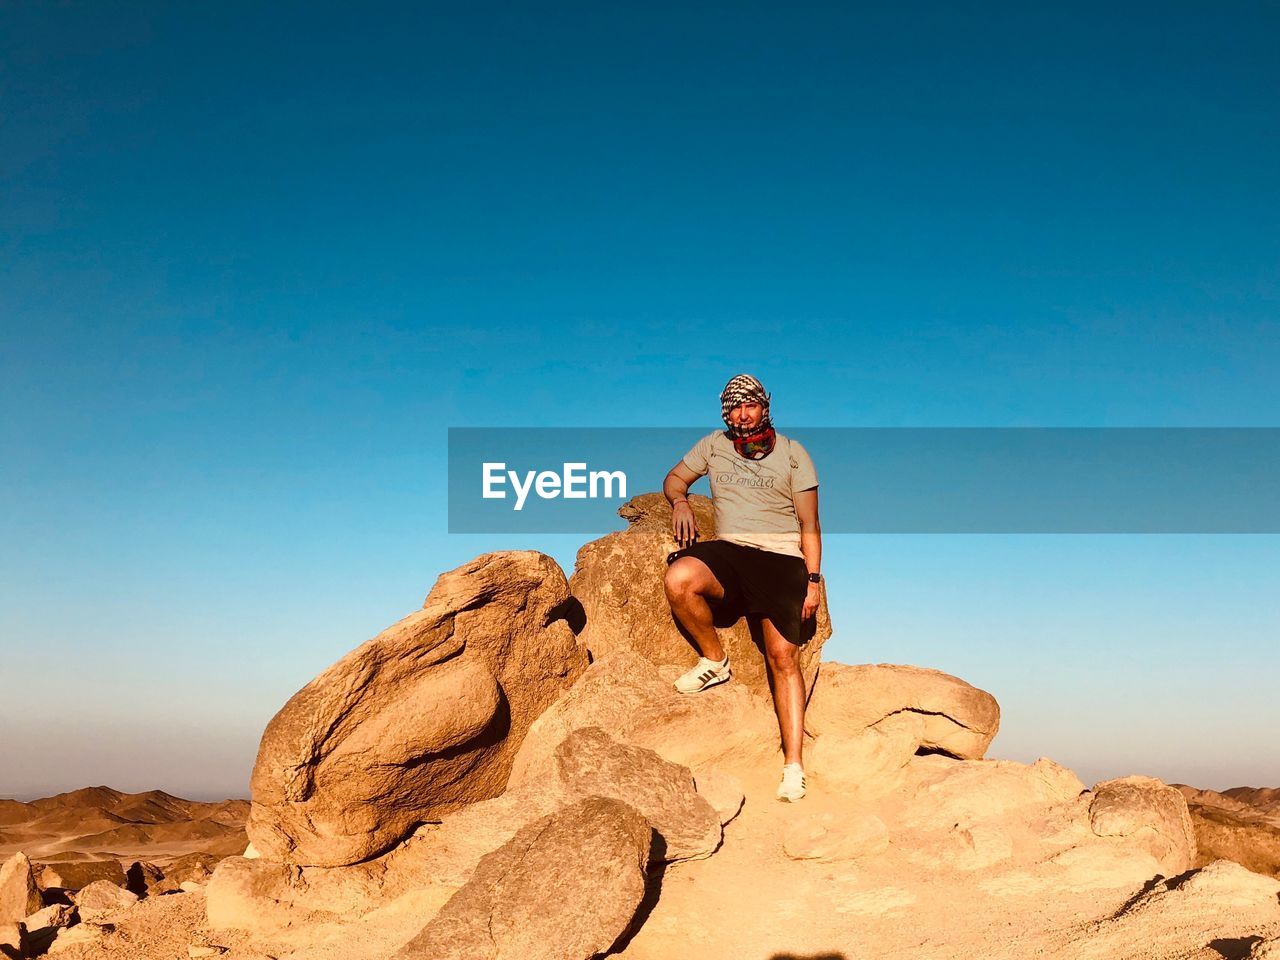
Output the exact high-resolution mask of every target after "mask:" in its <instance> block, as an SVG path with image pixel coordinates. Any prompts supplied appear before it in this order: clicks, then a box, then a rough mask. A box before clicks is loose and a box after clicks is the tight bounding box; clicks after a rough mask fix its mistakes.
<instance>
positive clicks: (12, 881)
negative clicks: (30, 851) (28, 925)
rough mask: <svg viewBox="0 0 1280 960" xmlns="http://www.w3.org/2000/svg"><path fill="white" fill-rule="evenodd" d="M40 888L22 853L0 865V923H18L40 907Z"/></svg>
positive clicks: (29, 864) (28, 861)
mask: <svg viewBox="0 0 1280 960" xmlns="http://www.w3.org/2000/svg"><path fill="white" fill-rule="evenodd" d="M40 906H41V900H40V889H39V887H37V886H36V879H35V876H34V875H33V874H32V871H31V861H30V860H28V859H27V856H26V854H24V853H15V854H14V855H13V856H12V857H10V858H9V859H8V860H6V861H5V862H4V865H3V866H0V923H19V922H21V921H22V920H25V919H26V918H27V917H28V916H29V915H30V914H33V913H35V912H36V911H37V910H39V909H40Z"/></svg>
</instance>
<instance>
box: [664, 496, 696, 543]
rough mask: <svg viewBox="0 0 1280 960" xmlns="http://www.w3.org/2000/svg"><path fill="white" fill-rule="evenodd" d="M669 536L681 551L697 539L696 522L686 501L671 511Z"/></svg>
mask: <svg viewBox="0 0 1280 960" xmlns="http://www.w3.org/2000/svg"><path fill="white" fill-rule="evenodd" d="M671 535H672V536H673V537H675V538H676V543H678V544H679V545H680V549H682V550H683V549H684V548H685V547H687V546H688V545H689V544H691V543H693V541H695V540H697V539H698V521H697V520H695V519H694V517H693V507H691V506H689V501H688V500H681V501H680V502H679V503H677V504H676V505H675V506H674V507H673V508H672V510H671Z"/></svg>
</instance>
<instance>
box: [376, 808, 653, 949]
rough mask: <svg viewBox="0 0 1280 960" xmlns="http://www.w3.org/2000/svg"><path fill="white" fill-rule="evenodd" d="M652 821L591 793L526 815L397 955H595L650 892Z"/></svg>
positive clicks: (624, 927)
mask: <svg viewBox="0 0 1280 960" xmlns="http://www.w3.org/2000/svg"><path fill="white" fill-rule="evenodd" d="M650 833H651V831H650V828H649V823H648V821H647V820H645V818H644V817H643V816H642V815H641V814H640V813H638V812H637V811H636V810H635V809H633V808H631V807H629V806H627V805H626V804H624V803H622V802H620V801H618V800H610V799H606V798H603V797H588V798H587V799H585V800H581V801H579V802H578V803H576V804H574V805H573V806H571V807H567V808H565V809H562V810H559V811H557V812H555V813H552V814H549V815H547V816H546V817H543V818H541V819H539V820H536V821H534V822H533V823H530V824H528V825H527V826H525V827H524V828H523V829H522V830H520V832H519V833H517V834H516V835H515V836H514V837H512V838H511V840H510V841H509V842H507V843H506V844H504V845H503V846H502V847H500V848H499V849H498V850H495V851H494V852H493V853H490V854H489V855H487V856H486V857H485V858H484V859H483V860H481V861H480V865H479V866H478V867H477V868H476V872H475V875H474V876H473V877H472V878H471V879H470V880H469V881H468V882H467V884H466V885H465V886H464V887H463V888H462V889H461V890H459V891H458V892H457V893H456V894H454V896H453V897H452V898H451V899H450V900H449V902H448V903H446V904H445V905H444V907H443V908H442V909H441V910H440V912H439V913H437V914H436V916H435V918H434V919H433V920H432V921H431V922H430V923H428V924H427V925H426V927H424V928H423V930H422V931H421V932H420V933H419V934H418V935H417V936H416V937H414V938H413V939H412V940H410V941H409V942H408V943H407V944H406V945H405V946H404V947H403V948H402V949H401V950H400V951H399V952H398V953H396V954H395V958H396V960H497V958H500V957H520V958H522V960H588V958H591V957H595V956H597V955H599V954H602V953H605V952H606V951H608V950H609V948H610V947H612V946H613V944H614V943H615V942H617V940H618V938H619V937H620V936H621V935H622V934H623V933H624V932H625V931H626V930H627V927H628V926H629V925H630V923H631V921H632V918H633V917H634V916H635V912H636V908H637V907H638V906H639V905H640V901H641V899H642V898H643V896H644V890H645V870H646V867H647V866H648V859H649V845H650Z"/></svg>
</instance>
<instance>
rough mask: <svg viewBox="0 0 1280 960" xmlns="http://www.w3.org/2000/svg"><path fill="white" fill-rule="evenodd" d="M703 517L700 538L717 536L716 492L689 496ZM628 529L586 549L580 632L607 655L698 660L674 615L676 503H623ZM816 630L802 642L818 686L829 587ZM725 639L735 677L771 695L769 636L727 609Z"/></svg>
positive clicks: (660, 499) (579, 581) (577, 585)
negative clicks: (670, 590)
mask: <svg viewBox="0 0 1280 960" xmlns="http://www.w3.org/2000/svg"><path fill="white" fill-rule="evenodd" d="M689 502H690V505H691V506H692V508H693V513H694V517H695V518H696V520H697V523H698V531H699V539H701V540H712V539H714V538H715V519H714V516H713V513H712V505H711V500H710V498H708V497H704V496H700V495H697V494H694V495H693V496H691V497H690V498H689ZM618 515H619V516H620V517H622V518H623V519H625V520H626V521H627V523H628V527H627V529H626V530H621V531H618V532H615V533H610V534H607V535H606V536H604V537H601V538H599V539H598V540H593V541H591V542H590V543H587V544H585V545H584V546H583V547H582V548H581V549H579V550H578V555H577V559H576V562H575V564H574V571H573V576H572V577H570V578H569V584H570V586H571V588H572V590H573V595H574V596H575V597H577V598H578V600H579V601H581V603H582V608H583V610H584V612H585V614H586V624H585V626H584V628H583V630H582V634H581V636H580V639H581V640H582V642H583V643H585V644H586V646H587V648H588V649H589V650H590V651H591V657H592V659H593V660H594V659H600V658H602V657H604V656H607V655H608V654H610V653H612V652H614V651H616V650H619V649H623V648H626V649H630V650H634V651H635V652H637V653H639V654H640V655H641V656H643V657H644V658H645V659H647V660H649V661H650V662H651V663H653V664H654V665H656V666H664V665H668V664H670V665H677V666H679V667H680V668H681V672H683V671H684V670H687V669H688V668H689V667H691V666H693V664H694V662H695V661H696V660H697V659H698V653H697V651H696V649H695V648H694V647H693V645H692V644H691V643H690V641H689V640H687V639H685V637H684V635H683V634H682V633H681V630H680V628H679V627H678V626H677V624H676V621H675V618H674V617H673V616H672V615H671V607H670V605H669V604H668V602H667V595H666V589H665V587H664V586H663V581H664V578H665V577H666V571H667V556H668V555H669V554H670V553H672V552H673V551H675V550H677V549H679V546H678V545H677V544H676V542H675V541H674V540H673V539H672V537H671V505H670V504H669V503H668V502H667V498H666V497H665V496H663V495H662V494H660V493H643V494H640V495H639V496H636V497H632V498H631V499H630V500H628V501H627V502H626V503H625V504H623V505H622V506H621V507H620V508H619V509H618ZM816 621H817V622H816V624H815V626H814V633H813V635H812V637H811V638H810V639H809V640H808V641H807V642H806V643H805V644H804V645H803V646H802V647H801V649H800V668H801V670H802V672H803V673H804V678H805V689H806V691H811V690H812V689H813V683H814V679H815V678H816V677H817V673H818V661H819V660H820V659H821V654H822V645H823V644H824V643H826V641H827V639H828V638H829V637H830V636H831V618H830V616H829V614H828V612H827V602H826V594H825V592H824V593H823V599H822V602H821V603H820V604H819V607H818V613H817V617H816ZM716 626H717V628H719V634H720V642H721V643H722V644H723V645H724V648H725V650H726V652H727V653H728V654H729V657H730V658H731V660H732V662H733V680H732V681H731V684H740V685H742V686H745V687H746V688H748V689H750V690H752V691H754V692H755V693H757V694H759V695H760V696H763V697H769V696H770V694H769V681H768V678H767V676H766V673H765V666H764V651H763V647H762V643H763V638H753V637H752V636H751V632H750V631H749V630H748V628H747V621H746V618H745V617H739V618H738V619H736V620H731V619H728V618H727V617H721V618H720V619H718V620H717V622H716Z"/></svg>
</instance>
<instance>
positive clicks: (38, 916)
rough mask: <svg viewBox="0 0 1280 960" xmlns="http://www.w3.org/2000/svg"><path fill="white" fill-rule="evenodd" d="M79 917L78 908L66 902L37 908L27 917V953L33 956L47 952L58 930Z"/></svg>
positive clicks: (69, 924)
mask: <svg viewBox="0 0 1280 960" xmlns="http://www.w3.org/2000/svg"><path fill="white" fill-rule="evenodd" d="M78 919H79V918H78V917H77V916H76V908H75V907H72V906H68V905H67V904H65V903H55V904H53V905H52V906H48V907H45V908H44V909H43V910H37V911H36V912H35V913H33V914H32V915H31V916H29V917H27V923H26V926H27V953H28V954H29V955H31V956H39V955H40V954H42V953H45V952H46V951H48V949H49V945H50V944H51V943H53V938H54V937H56V936H57V935H58V931H59V930H62V929H63V928H64V927H69V926H71V925H72V924H73V923H75V922H76V920H78Z"/></svg>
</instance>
